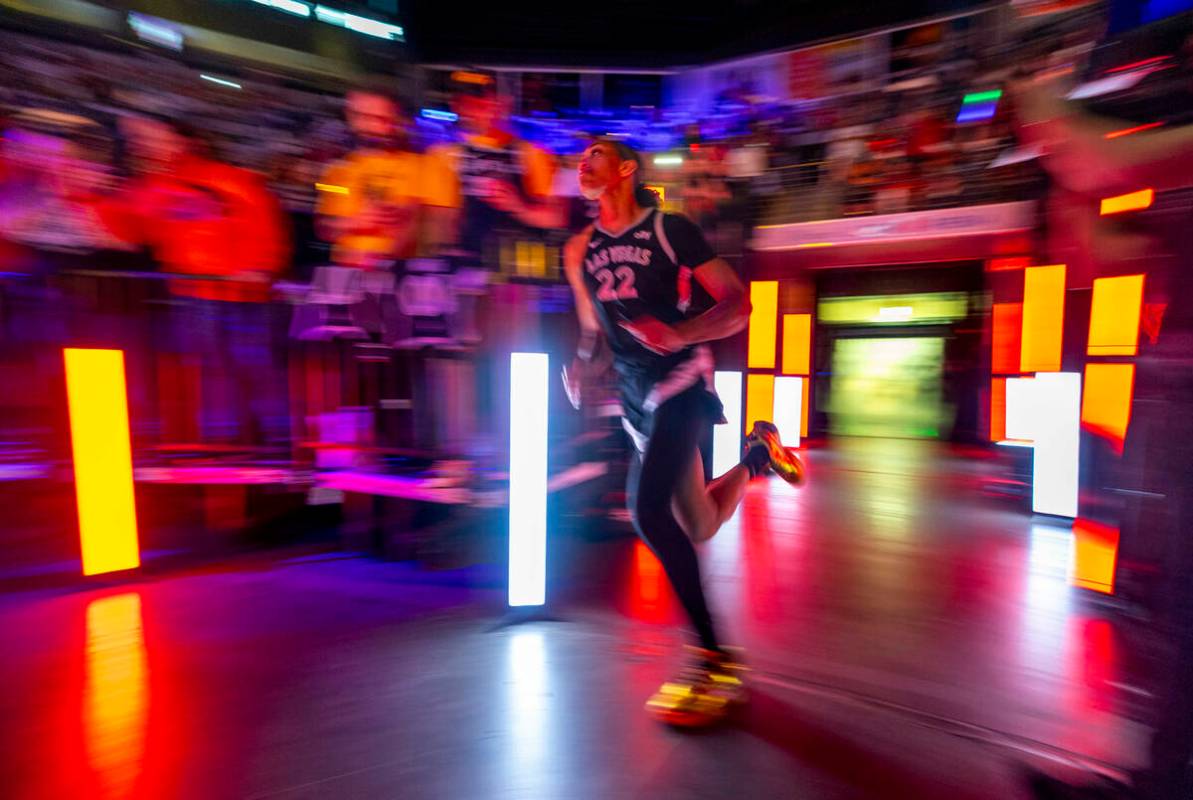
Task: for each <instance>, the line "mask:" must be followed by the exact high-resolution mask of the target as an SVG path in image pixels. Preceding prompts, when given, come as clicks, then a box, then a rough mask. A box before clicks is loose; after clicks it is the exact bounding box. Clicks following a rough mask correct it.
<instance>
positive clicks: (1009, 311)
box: [990, 303, 1023, 375]
mask: <svg viewBox="0 0 1193 800" xmlns="http://www.w3.org/2000/svg"><path fill="white" fill-rule="evenodd" d="M1022 335H1023V304H1022V303H995V304H994V306H993V318H992V321H991V336H990V339H991V353H990V371H991V372H993V373H994V374H995V375H1013V374H1015V373H1017V372H1019V348H1020V342H1021V340H1022Z"/></svg>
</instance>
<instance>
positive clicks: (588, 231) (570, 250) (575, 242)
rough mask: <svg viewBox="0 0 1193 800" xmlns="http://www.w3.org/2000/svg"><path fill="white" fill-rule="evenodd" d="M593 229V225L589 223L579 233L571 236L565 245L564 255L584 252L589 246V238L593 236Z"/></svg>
mask: <svg viewBox="0 0 1193 800" xmlns="http://www.w3.org/2000/svg"><path fill="white" fill-rule="evenodd" d="M592 231H593V226H592V225H591V224H589V225H586V226H585V227H584V229H583V230H582V231H580V232H579V233H576V234H573V235H572V236H570V237H569V238H568V240H567V242H566V243H565V244H564V246H563V252H564V255H568V256H575V255H578V254H582V253H583V252H584V250H585V248H586V247H588V242H589V240H590V239H591V238H592Z"/></svg>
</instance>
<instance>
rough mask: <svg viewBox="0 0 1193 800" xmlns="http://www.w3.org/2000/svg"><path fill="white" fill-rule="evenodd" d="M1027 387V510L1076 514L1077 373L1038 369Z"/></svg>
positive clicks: (1040, 512) (1061, 514) (1079, 405)
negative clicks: (1031, 449) (1030, 410)
mask: <svg viewBox="0 0 1193 800" xmlns="http://www.w3.org/2000/svg"><path fill="white" fill-rule="evenodd" d="M1033 383H1034V386H1033V387H1032V390H1031V397H1032V400H1033V403H1032V405H1033V406H1034V411H1035V413H1034V414H1033V418H1034V419H1033V422H1032V426H1033V428H1034V433H1035V436H1034V437H1033V438H1034V439H1035V443H1036V446H1035V454H1034V459H1033V462H1034V463H1033V466H1032V495H1031V510H1032V511H1034V512H1036V513H1037V514H1055V515H1056V516H1059V517H1076V516H1077V492H1078V460H1079V457H1080V443H1081V374H1080V373H1077V372H1041V373H1038V374H1037V375H1036V379H1035V381H1033ZM1008 405H1009V404H1008Z"/></svg>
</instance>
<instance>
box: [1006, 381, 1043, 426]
mask: <svg viewBox="0 0 1193 800" xmlns="http://www.w3.org/2000/svg"><path fill="white" fill-rule="evenodd" d="M1034 381H1035V378H1007V379H1006V380H1005V381H1004V382H1003V384H1004V388H1003V399H1004V404H1003V412H1004V415H1003V435H1004V436H1005V437H1006V438H1007V439H1012V440H1015V441H1019V442H1032V441H1033V440H1034V438H1035V428H1034V423H1033V420H1032V412H1033V410H1034V409H1033V406H1032V404H1033V403H1034V402H1035V399H1034V398H1033V397H1032V396H1031V389H1032V383H1033V382H1034Z"/></svg>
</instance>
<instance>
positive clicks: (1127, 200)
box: [1101, 189, 1156, 217]
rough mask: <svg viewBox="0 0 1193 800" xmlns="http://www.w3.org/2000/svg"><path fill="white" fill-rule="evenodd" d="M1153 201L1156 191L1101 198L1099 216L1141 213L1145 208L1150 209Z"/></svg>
mask: <svg viewBox="0 0 1193 800" xmlns="http://www.w3.org/2000/svg"><path fill="white" fill-rule="evenodd" d="M1155 199H1156V191H1155V190H1154V189H1140V190H1139V191H1138V192H1130V193H1129V194H1120V195H1118V196H1116V197H1104V198H1102V210H1101V214H1102V216H1104V217H1107V216H1110V215H1111V214H1121V213H1123V212H1124V211H1142V210H1143V209H1145V208H1150V207H1151V205H1152V202H1153V201H1154V200H1155Z"/></svg>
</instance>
